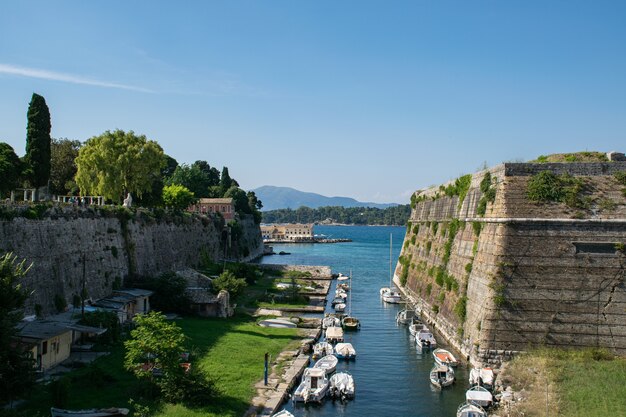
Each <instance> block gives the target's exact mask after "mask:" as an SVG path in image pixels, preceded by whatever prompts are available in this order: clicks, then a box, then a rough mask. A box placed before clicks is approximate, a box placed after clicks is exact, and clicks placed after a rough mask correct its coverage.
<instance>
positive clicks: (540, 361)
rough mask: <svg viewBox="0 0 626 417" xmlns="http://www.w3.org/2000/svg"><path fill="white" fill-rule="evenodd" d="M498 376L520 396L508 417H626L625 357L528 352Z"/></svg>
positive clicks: (584, 352) (582, 352)
mask: <svg viewBox="0 0 626 417" xmlns="http://www.w3.org/2000/svg"><path fill="white" fill-rule="evenodd" d="M503 378H504V382H505V385H511V386H512V387H513V389H514V390H515V391H516V392H518V393H520V394H521V395H522V397H523V398H524V400H523V401H522V402H520V403H518V404H517V406H516V407H515V410H511V414H510V416H511V417H518V416H519V417H521V416H525V417H534V416H536V417H540V416H541V417H543V416H546V415H550V416H563V417H606V416H612V417H618V416H626V359H625V358H615V357H613V356H612V355H609V354H607V353H606V352H604V351H599V350H577V351H564V350H556V349H541V350H537V351H533V352H530V353H528V354H526V355H522V356H520V357H518V358H516V359H515V360H513V361H512V362H511V363H510V364H509V365H508V368H507V370H506V371H505V375H503Z"/></svg>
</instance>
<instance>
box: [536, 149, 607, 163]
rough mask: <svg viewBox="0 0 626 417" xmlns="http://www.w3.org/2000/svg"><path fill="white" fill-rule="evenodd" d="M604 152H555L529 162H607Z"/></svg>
mask: <svg viewBox="0 0 626 417" xmlns="http://www.w3.org/2000/svg"><path fill="white" fill-rule="evenodd" d="M608 161H609V158H607V156H606V153H604V152H574V153H555V154H552V155H539V156H538V157H537V159H535V160H533V161H529V162H535V163H540V164H545V163H549V162H608Z"/></svg>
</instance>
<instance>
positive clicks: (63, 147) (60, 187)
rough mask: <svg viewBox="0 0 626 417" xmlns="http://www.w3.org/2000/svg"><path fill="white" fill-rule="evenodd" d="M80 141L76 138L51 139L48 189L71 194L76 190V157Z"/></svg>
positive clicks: (57, 192)
mask: <svg viewBox="0 0 626 417" xmlns="http://www.w3.org/2000/svg"><path fill="white" fill-rule="evenodd" d="M80 146H81V143H80V141H77V140H69V139H52V143H51V145H50V191H52V192H53V193H55V194H64V195H67V194H72V193H74V192H76V191H78V187H77V186H76V182H75V181H74V176H75V175H76V157H78V150H79V149H80Z"/></svg>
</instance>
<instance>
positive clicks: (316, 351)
mask: <svg viewBox="0 0 626 417" xmlns="http://www.w3.org/2000/svg"><path fill="white" fill-rule="evenodd" d="M334 352H335V349H334V348H333V345H331V344H330V343H328V342H319V343H316V344H315V345H314V346H313V359H317V358H321V357H322V356H326V355H332V354H333V353H334Z"/></svg>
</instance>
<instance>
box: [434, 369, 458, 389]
mask: <svg viewBox="0 0 626 417" xmlns="http://www.w3.org/2000/svg"><path fill="white" fill-rule="evenodd" d="M430 382H431V383H432V384H433V385H434V386H436V387H437V388H443V387H447V386H450V385H452V384H453V383H454V370H453V369H452V368H451V367H449V366H446V365H439V364H436V365H435V366H434V367H433V369H431V370H430Z"/></svg>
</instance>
